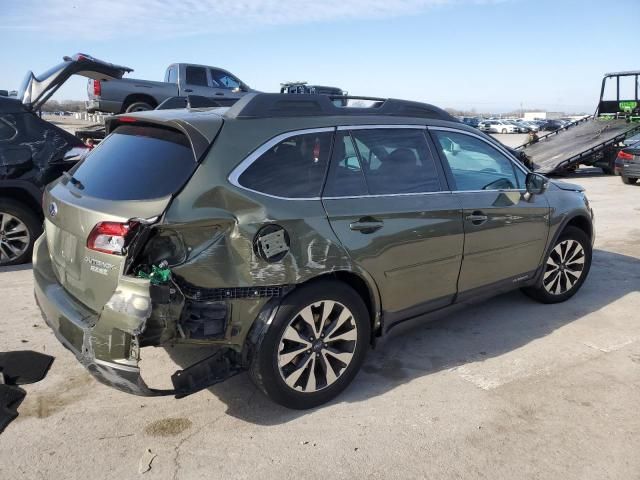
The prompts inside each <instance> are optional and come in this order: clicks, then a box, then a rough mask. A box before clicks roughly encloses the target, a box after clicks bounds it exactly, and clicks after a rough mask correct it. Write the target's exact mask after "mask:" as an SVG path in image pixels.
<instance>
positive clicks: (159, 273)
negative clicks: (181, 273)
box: [138, 262, 171, 285]
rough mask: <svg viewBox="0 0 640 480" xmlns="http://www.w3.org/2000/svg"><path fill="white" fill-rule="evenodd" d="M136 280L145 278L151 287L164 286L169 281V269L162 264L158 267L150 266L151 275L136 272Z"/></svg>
mask: <svg viewBox="0 0 640 480" xmlns="http://www.w3.org/2000/svg"><path fill="white" fill-rule="evenodd" d="M163 263H164V262H163ZM138 278H146V279H148V280H149V281H150V282H151V284H152V285H164V284H166V283H168V282H169V280H171V269H170V268H169V267H167V266H166V264H162V263H161V264H160V265H152V266H151V273H146V272H142V271H140V272H138Z"/></svg>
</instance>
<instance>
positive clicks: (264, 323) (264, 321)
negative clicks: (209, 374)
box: [243, 270, 382, 362]
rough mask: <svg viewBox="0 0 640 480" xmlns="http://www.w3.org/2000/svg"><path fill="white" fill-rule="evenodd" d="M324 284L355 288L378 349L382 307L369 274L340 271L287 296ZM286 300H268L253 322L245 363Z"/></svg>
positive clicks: (255, 349) (300, 285) (244, 355)
mask: <svg viewBox="0 0 640 480" xmlns="http://www.w3.org/2000/svg"><path fill="white" fill-rule="evenodd" d="M321 280H332V281H338V282H342V283H345V284H347V285H349V286H350V287H351V288H353V290H355V292H356V293H357V294H358V295H359V296H360V298H362V301H363V302H364V304H365V306H366V307H367V311H368V312H369V321H370V322H371V339H370V343H371V345H372V346H375V342H376V338H377V337H379V336H380V335H381V334H382V325H381V322H380V320H381V314H382V307H381V302H380V294H379V292H378V287H377V285H376V284H375V282H374V281H373V278H371V277H370V276H369V275H368V274H367V273H366V272H359V271H358V272H356V271H353V270H337V271H333V272H327V273H325V274H322V275H318V276H316V277H313V278H310V279H308V280H306V281H304V282H302V283H299V284H297V285H295V286H293V287H292V288H291V290H289V291H288V292H287V295H288V294H290V293H291V292H293V291H295V290H296V289H297V288H300V287H302V286H306V285H310V284H313V283H314V282H318V281H321ZM285 297H286V295H285V296H283V297H280V298H272V299H271V300H269V301H268V302H267V303H266V304H265V306H264V307H263V308H262V310H261V312H260V313H259V314H258V316H257V317H256V319H255V320H254V322H253V324H252V325H251V328H250V329H249V333H248V334H247V337H246V339H245V344H244V347H243V351H244V353H243V361H244V362H247V361H248V360H249V359H250V357H251V356H252V355H254V353H255V352H256V351H257V349H258V348H259V346H260V344H261V343H262V340H263V338H264V336H265V334H266V332H267V330H268V329H269V327H270V326H271V323H272V321H273V318H274V316H275V314H276V313H277V311H278V308H279V307H280V304H281V303H282V300H283V298H285Z"/></svg>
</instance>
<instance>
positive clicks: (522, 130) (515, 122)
mask: <svg viewBox="0 0 640 480" xmlns="http://www.w3.org/2000/svg"><path fill="white" fill-rule="evenodd" d="M504 121H505V122H506V123H510V124H511V125H513V126H514V127H516V133H528V132H529V128H528V127H527V126H526V125H523V124H522V123H521V122H519V121H518V120H504Z"/></svg>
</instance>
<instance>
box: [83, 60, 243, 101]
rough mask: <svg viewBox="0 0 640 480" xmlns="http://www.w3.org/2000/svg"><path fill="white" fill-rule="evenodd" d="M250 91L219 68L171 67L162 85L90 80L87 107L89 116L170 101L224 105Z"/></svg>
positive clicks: (133, 81)
mask: <svg viewBox="0 0 640 480" xmlns="http://www.w3.org/2000/svg"><path fill="white" fill-rule="evenodd" d="M253 91H254V90H252V89H251V88H249V87H248V86H247V85H246V84H245V83H244V82H243V81H241V80H240V79H238V77H236V76H235V75H233V74H231V73H230V72H228V71H226V70H223V69H222V68H217V67H209V66H206V65H194V64H190V63H173V64H171V65H169V66H168V67H167V71H166V73H165V76H164V82H155V81H151V80H138V79H135V78H121V79H114V80H106V81H105V80H93V79H89V83H88V86H87V93H88V95H89V100H88V101H87V102H86V103H87V111H89V112H97V111H100V112H108V113H123V112H139V111H142V110H152V109H154V108H155V107H157V106H158V105H159V104H160V103H162V102H163V101H165V100H166V99H168V98H171V97H186V96H188V95H198V96H202V97H209V98H212V99H214V100H216V101H217V102H218V103H219V104H220V105H225V102H228V103H233V102H235V101H236V100H237V99H238V98H240V97H242V96H243V95H245V94H247V93H248V92H253Z"/></svg>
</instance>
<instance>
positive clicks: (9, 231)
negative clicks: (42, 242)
mask: <svg viewBox="0 0 640 480" xmlns="http://www.w3.org/2000/svg"><path fill="white" fill-rule="evenodd" d="M40 233H42V227H41V222H40V220H39V219H38V217H37V216H36V215H35V213H33V211H32V210H31V209H30V208H28V207H25V206H24V205H23V204H21V203H19V202H16V201H14V200H9V199H5V198H2V199H0V267H4V266H8V265H20V264H22V263H27V262H29V261H31V253H32V252H33V244H34V242H35V241H36V238H38V237H39V236H40Z"/></svg>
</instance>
